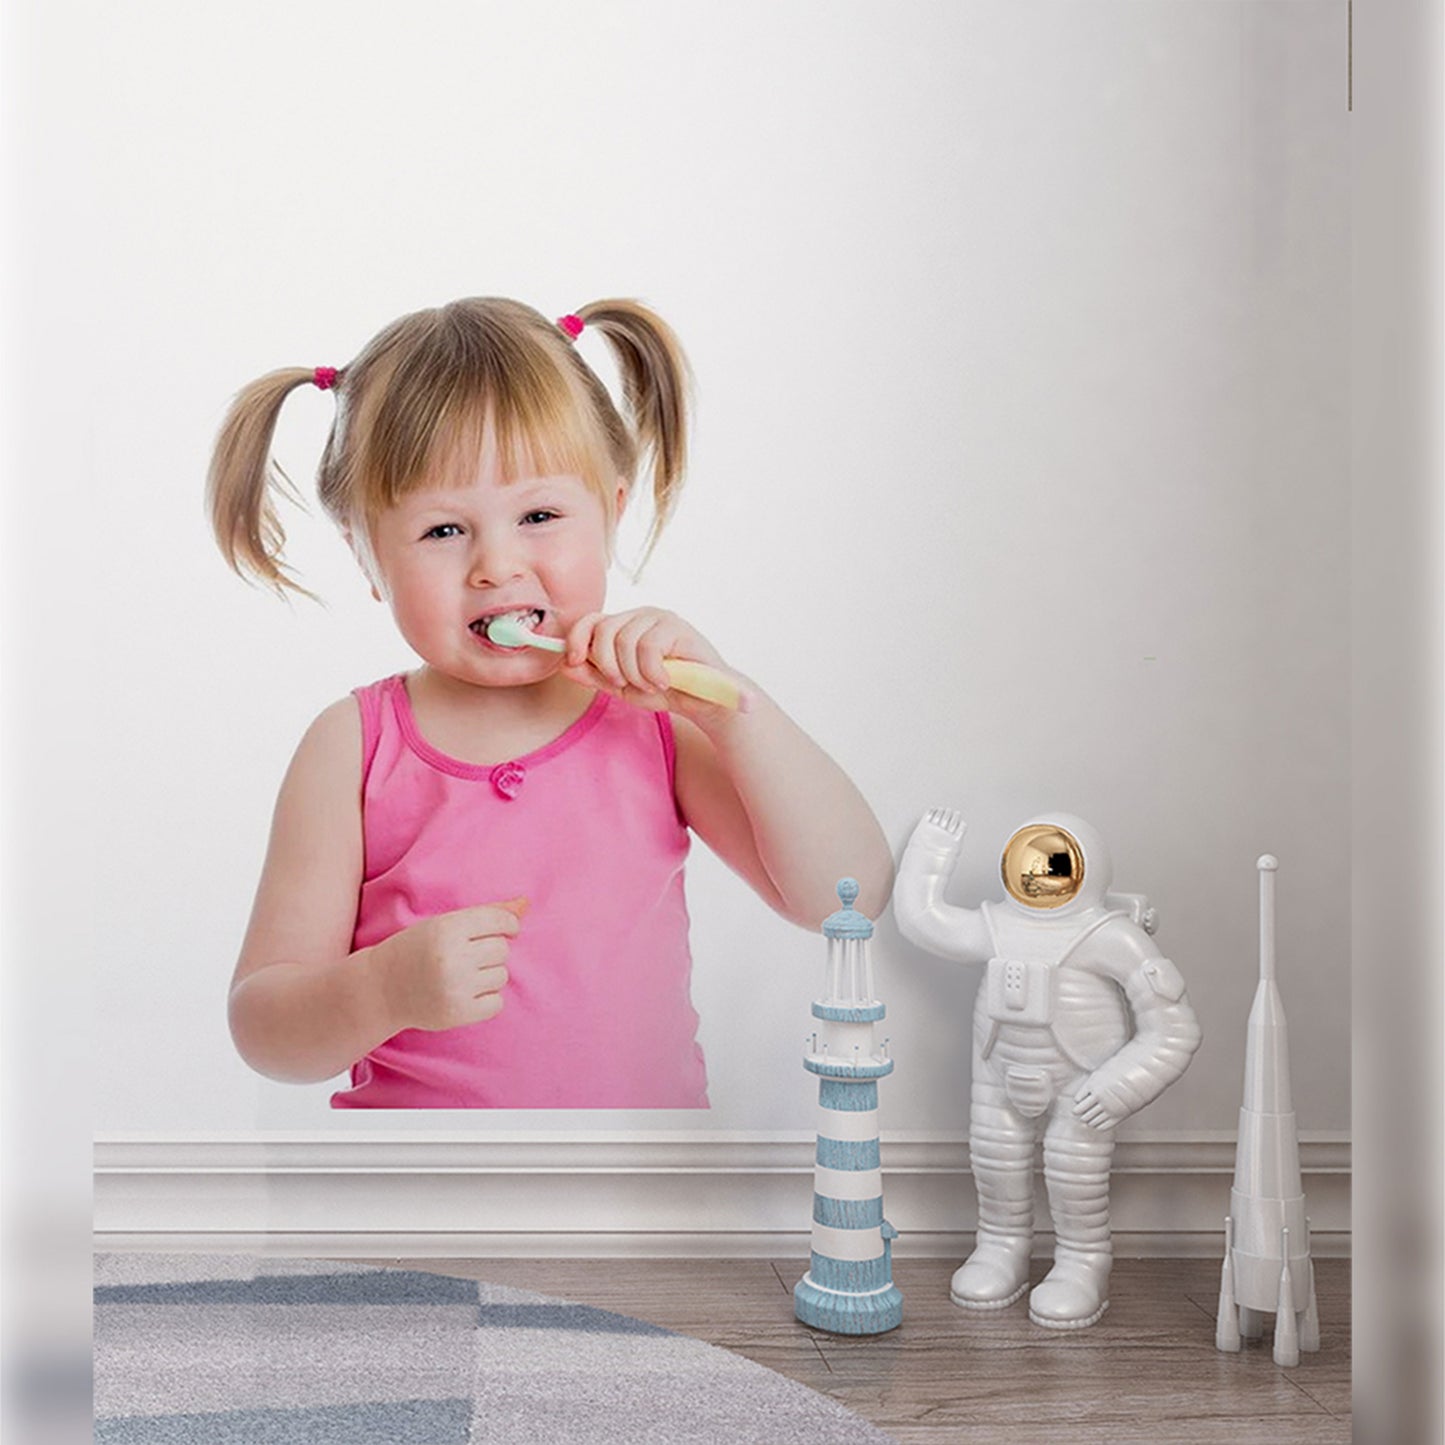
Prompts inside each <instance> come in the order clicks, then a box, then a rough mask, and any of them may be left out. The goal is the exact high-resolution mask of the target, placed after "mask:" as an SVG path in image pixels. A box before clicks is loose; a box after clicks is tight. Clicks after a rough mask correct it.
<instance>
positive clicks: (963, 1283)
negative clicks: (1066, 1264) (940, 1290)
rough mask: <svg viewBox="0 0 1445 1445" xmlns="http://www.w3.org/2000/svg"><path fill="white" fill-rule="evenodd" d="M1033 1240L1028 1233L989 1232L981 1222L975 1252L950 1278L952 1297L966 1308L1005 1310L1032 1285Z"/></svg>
mask: <svg viewBox="0 0 1445 1445" xmlns="http://www.w3.org/2000/svg"><path fill="white" fill-rule="evenodd" d="M1032 1242H1033V1241H1032V1238H1031V1236H1030V1235H1028V1234H1024V1235H1007V1234H991V1233H989V1234H986V1233H985V1232H984V1229H983V1226H982V1225H980V1226H979V1231H978V1242H977V1244H976V1246H975V1248H974V1251H973V1253H972V1254H971V1255H969V1257H968V1258H967V1259H966V1260H965V1261H964V1262H963V1263H962V1264H961V1265H959V1267H958V1268H957V1269H956V1270H954V1272H953V1279H952V1280H950V1281H949V1286H948V1297H949V1299H951V1300H952V1301H953V1302H954V1304H956V1305H958V1306H959V1307H960V1308H962V1309H966V1310H1001V1309H1003V1308H1004V1307H1005V1306H1006V1305H1011V1304H1013V1302H1014V1301H1015V1300H1017V1299H1021V1298H1022V1297H1023V1292H1024V1291H1025V1290H1026V1289H1027V1288H1028V1287H1029V1252H1030V1247H1031V1245H1032Z"/></svg>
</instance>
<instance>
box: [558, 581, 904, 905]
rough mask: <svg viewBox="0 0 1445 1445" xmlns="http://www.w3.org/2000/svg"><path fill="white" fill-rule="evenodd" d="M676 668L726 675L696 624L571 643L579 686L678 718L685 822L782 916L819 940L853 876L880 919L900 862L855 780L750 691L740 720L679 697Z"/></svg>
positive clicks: (648, 623)
mask: <svg viewBox="0 0 1445 1445" xmlns="http://www.w3.org/2000/svg"><path fill="white" fill-rule="evenodd" d="M665 657H684V658H691V659H693V660H694V661H697V662H706V663H709V664H710V665H712V666H714V667H722V668H724V669H725V670H726V664H725V663H723V661H722V659H721V658H720V657H719V656H718V655H717V652H716V651H715V650H714V649H713V648H712V646H711V645H710V644H709V643H708V642H707V641H706V639H705V638H703V637H702V636H701V635H700V634H698V633H697V632H696V631H694V630H693V628H692V627H691V626H689V624H688V623H686V622H684V621H683V620H682V619H681V618H680V617H676V616H674V615H673V614H672V613H669V612H660V611H657V610H656V609H653V608H642V609H639V610H638V611H635V612H628V613H619V614H614V615H612V616H607V617H601V616H595V615H594V616H591V617H586V618H583V619H581V620H580V621H579V622H577V623H576V624H574V626H573V627H572V629H571V630H570V631H569V633H568V650H567V659H566V660H567V663H568V670H569V672H570V673H571V675H572V676H574V677H576V678H578V680H580V681H585V682H587V683H589V684H590V685H591V686H593V687H603V688H606V689H607V690H608V691H610V692H614V693H616V694H617V695H618V696H620V697H623V698H625V699H626V700H627V701H629V702H633V703H635V704H637V705H638V706H641V707H653V708H661V707H666V708H667V709H668V710H669V711H671V712H672V713H673V715H674V722H675V728H674V730H675V733H676V736H677V785H676V786H677V799H678V804H679V806H680V807H681V809H682V814H683V816H684V817H685V818H686V819H687V821H688V823H689V824H690V825H691V826H692V827H693V829H695V830H696V832H697V833H698V835H699V836H700V837H701V838H702V839H703V840H704V841H705V842H706V843H707V844H708V846H709V847H711V848H712V849H713V851H714V852H715V853H717V855H718V856H719V857H720V858H722V860H723V861H724V862H725V863H727V864H728V865H729V866H730V867H731V868H733V869H734V870H735V871H736V872H738V873H740V874H741V875H742V876H743V877H744V878H746V879H747V881H748V882H749V883H750V884H752V886H753V888H755V889H756V890H757V892H758V893H759V894H760V895H761V896H762V897H763V898H764V899H766V901H767V902H768V903H769V904H770V905H771V906H772V907H773V908H775V909H777V911H778V912H779V913H781V914H783V915H784V916H785V917H787V918H790V919H792V920H793V922H795V923H799V924H802V925H803V926H805V927H808V928H816V927H817V926H818V925H819V924H820V923H821V922H822V921H823V919H824V918H826V917H827V916H828V914H830V913H832V912H833V911H834V910H835V909H836V908H837V907H838V895H837V892H836V887H837V883H838V880H839V879H840V878H844V877H849V876H851V877H853V878H856V879H857V880H858V884H859V895H858V904H857V906H858V908H859V909H861V910H862V911H863V912H864V913H867V914H869V915H870V916H872V917H876V916H877V915H878V914H879V913H880V912H882V910H883V908H884V907H885V906H886V905H887V902H888V894H889V889H890V888H891V886H892V882H893V857H892V853H891V851H890V849H889V847H888V841H887V839H886V838H885V837H884V836H883V830H882V828H881V827H879V825H878V820H877V819H876V818H875V817H874V816H873V810H872V809H871V808H870V807H869V806H868V804H867V802H866V801H865V800H864V798H863V795H862V794H861V793H860V792H859V791H858V789H857V788H856V787H854V786H853V783H852V782H851V781H850V780H849V778H848V776H847V774H846V773H844V772H843V770H842V769H841V768H840V767H839V766H838V765H837V764H836V763H835V762H834V761H833V760H832V758H830V757H829V756H828V755H827V753H825V752H824V751H823V749H822V748H820V747H819V746H818V744H817V743H815V742H814V741H813V740H812V739H811V738H810V737H809V736H808V735H807V734H806V733H805V732H804V731H803V730H802V728H800V727H799V726H798V725H797V724H796V723H795V722H794V721H793V720H792V719H791V718H790V717H789V716H788V715H787V714H786V713H785V712H784V711H783V710H782V708H780V707H779V706H778V705H777V704H776V703H775V702H774V701H773V700H772V699H771V698H769V697H768V696H766V694H764V693H762V692H761V691H760V690H759V689H758V688H756V687H755V686H754V685H753V684H752V683H750V682H747V681H746V680H743V694H744V706H743V707H742V708H740V709H738V710H733V709H730V708H726V707H721V706H719V705H717V704H715V703H708V702H702V701H699V700H697V699H695V698H691V697H688V696H687V695H686V694H684V693H680V692H676V691H670V690H669V689H668V687H667V674H666V673H665V672H664V671H663V670H662V667H661V663H662V659H663V658H665Z"/></svg>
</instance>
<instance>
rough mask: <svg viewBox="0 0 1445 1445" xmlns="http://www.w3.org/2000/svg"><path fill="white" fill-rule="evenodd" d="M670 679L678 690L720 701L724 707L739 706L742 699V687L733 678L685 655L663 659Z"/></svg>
mask: <svg viewBox="0 0 1445 1445" xmlns="http://www.w3.org/2000/svg"><path fill="white" fill-rule="evenodd" d="M662 665H663V667H664V668H665V669H666V671H667V678H668V681H669V682H670V683H671V684H672V686H673V687H675V688H676V689H677V690H678V692H685V693H687V694H688V695H689V696H690V697H700V698H702V699H703V701H704V702H715V703H719V704H720V705H721V706H723V707H732V708H735V707H737V705H738V703H739V702H740V701H741V700H742V689H741V688H739V687H738V685H737V683H735V682H734V681H733V680H732V678H730V677H728V676H727V675H726V674H725V673H721V672H719V671H718V670H717V668H715V667H709V666H708V665H707V663H705V662H690V661H689V660H688V659H687V658H683V657H668V658H664V659H663V663H662Z"/></svg>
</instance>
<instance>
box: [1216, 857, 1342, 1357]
mask: <svg viewBox="0 0 1445 1445" xmlns="http://www.w3.org/2000/svg"><path fill="white" fill-rule="evenodd" d="M1258 866H1259V988H1258V989H1257V990H1256V991H1255V995H1254V1006H1253V1007H1252V1008H1251V1009H1250V1012H1249V1033H1248V1036H1247V1040H1246V1044H1245V1055H1244V1104H1243V1106H1242V1107H1241V1109H1240V1111H1239V1143H1238V1146H1237V1149H1236V1152H1235V1156H1234V1188H1233V1189H1232V1190H1231V1191H1230V1195H1229V1209H1230V1213H1229V1217H1228V1219H1226V1220H1225V1233H1224V1265H1223V1268H1222V1270H1221V1274H1220V1288H1219V1311H1218V1315H1217V1318H1216V1325H1215V1336H1214V1342H1215V1344H1216V1345H1217V1346H1218V1348H1219V1349H1221V1350H1237V1349H1239V1347H1240V1341H1241V1339H1258V1338H1259V1337H1260V1335H1262V1334H1263V1333H1264V1316H1265V1315H1266V1314H1269V1313H1273V1314H1274V1316H1275V1325H1274V1360H1275V1363H1276V1364H1278V1365H1297V1364H1298V1363H1299V1357H1300V1351H1301V1350H1306V1351H1312V1350H1317V1349H1319V1347H1320V1327H1319V1312H1318V1309H1317V1306H1316V1304H1315V1275H1314V1266H1313V1265H1312V1264H1311V1263H1310V1243H1309V1220H1308V1219H1307V1218H1306V1217H1305V1198H1304V1190H1303V1187H1302V1186H1301V1184H1300V1167H1299V1135H1298V1132H1297V1130H1296V1128H1295V1117H1294V1105H1293V1103H1292V1102H1291V1099H1290V1085H1289V1035H1288V1031H1287V1030H1286V1028H1285V1019H1284V1006H1283V1004H1282V1003H1281V1002H1280V996H1279V988H1278V987H1277V985H1276V984H1275V952H1274V883H1275V872H1276V870H1277V869H1278V868H1279V863H1278V862H1277V861H1276V860H1275V859H1274V858H1272V857H1271V856H1270V855H1269V854H1268V853H1266V854H1265V855H1264V856H1263V857H1262V858H1261V859H1260V860H1259V865H1258Z"/></svg>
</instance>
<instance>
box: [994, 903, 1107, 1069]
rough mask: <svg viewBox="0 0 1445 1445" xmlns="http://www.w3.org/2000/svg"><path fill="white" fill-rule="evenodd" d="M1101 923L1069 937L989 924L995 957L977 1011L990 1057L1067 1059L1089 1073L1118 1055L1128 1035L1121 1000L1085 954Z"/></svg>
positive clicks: (1056, 932)
mask: <svg viewBox="0 0 1445 1445" xmlns="http://www.w3.org/2000/svg"><path fill="white" fill-rule="evenodd" d="M1103 921H1104V920H1103V919H1099V920H1097V921H1095V922H1093V923H1091V924H1088V925H1085V926H1082V927H1081V926H1076V927H1074V928H1072V929H1070V930H1068V931H1064V930H1060V929H1052V928H1037V927H1035V928H1021V927H1018V926H1015V927H1007V926H1000V925H1001V924H1002V922H1003V920H1001V919H997V918H996V917H995V918H992V919H991V920H990V922H991V924H992V930H991V931H992V934H993V942H994V955H993V957H992V958H990V959H989V961H988V968H987V971H986V973H985V975H984V979H983V983H982V987H981V989H980V993H979V1008H978V1013H979V1014H980V1015H981V1019H980V1023H981V1024H982V1026H983V1030H984V1033H983V1053H984V1057H985V1058H987V1057H989V1056H990V1055H993V1054H995V1052H996V1051H997V1055H998V1057H999V1058H1004V1057H1009V1058H1012V1057H1013V1056H1014V1055H1017V1056H1018V1058H1020V1059H1023V1058H1025V1057H1028V1058H1033V1057H1034V1056H1035V1055H1037V1056H1038V1057H1039V1058H1040V1059H1042V1058H1043V1057H1045V1056H1047V1057H1049V1058H1055V1057H1060V1056H1062V1058H1063V1059H1066V1060H1068V1061H1069V1062H1071V1063H1073V1064H1074V1065H1076V1066H1080V1067H1089V1066H1092V1064H1093V1063H1094V1062H1096V1061H1097V1060H1098V1059H1099V1058H1101V1057H1105V1056H1107V1054H1108V1053H1110V1052H1112V1051H1113V1050H1114V1049H1116V1048H1118V1046H1119V1044H1120V1043H1122V1042H1123V1040H1124V1038H1125V1037H1126V1036H1127V1034H1128V1025H1127V1013H1128V1010H1127V1006H1126V1004H1125V1001H1124V998H1123V995H1122V994H1121V992H1120V990H1119V988H1118V986H1117V985H1116V984H1115V983H1114V982H1113V980H1112V979H1110V978H1108V977H1105V976H1101V974H1100V973H1098V972H1097V971H1096V970H1095V969H1093V968H1090V967H1089V966H1088V958H1087V955H1086V953H1084V952H1083V951H1081V950H1080V948H1079V945H1080V944H1082V943H1083V942H1085V940H1087V939H1088V937H1089V936H1090V935H1091V934H1092V933H1093V932H1094V931H1095V929H1096V928H1097V927H1098V926H1099V924H1100V923H1102V922H1103Z"/></svg>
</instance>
